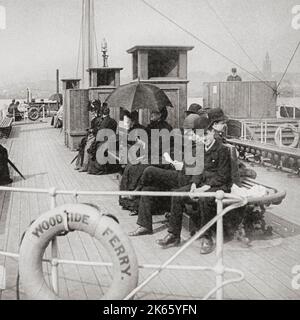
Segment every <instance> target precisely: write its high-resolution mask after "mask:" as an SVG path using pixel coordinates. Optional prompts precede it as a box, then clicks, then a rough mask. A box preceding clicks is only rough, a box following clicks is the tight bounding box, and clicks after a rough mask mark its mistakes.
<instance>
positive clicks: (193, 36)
mask: <svg viewBox="0 0 300 320" xmlns="http://www.w3.org/2000/svg"><path fill="white" fill-rule="evenodd" d="M140 1H141V2H143V3H144V4H145V5H146V6H148V7H149V8H150V9H152V10H153V11H155V12H156V13H158V14H159V15H160V16H162V17H164V18H165V19H167V20H168V21H169V22H171V23H172V24H174V25H175V26H177V27H178V28H179V29H181V30H182V31H184V32H185V33H187V34H188V35H190V36H191V37H192V38H194V39H195V40H197V41H198V42H200V43H201V44H203V45H204V46H206V47H207V48H209V49H210V50H211V51H213V52H215V53H216V54H218V55H220V56H221V57H223V58H224V59H226V60H227V61H229V62H230V63H232V64H234V65H235V66H237V67H238V68H240V69H241V70H244V71H245V72H247V73H248V74H249V75H251V76H252V77H253V78H255V79H257V80H258V81H261V82H263V83H264V84H265V85H266V86H268V87H269V88H271V89H272V91H276V90H275V89H274V88H272V87H271V86H270V85H269V84H268V83H267V82H265V81H263V80H262V79H261V78H260V77H258V76H256V75H255V74H254V73H252V72H250V71H248V70H247V69H246V68H244V67H242V66H241V65H240V64H238V63H237V62H235V61H234V60H232V59H231V58H229V57H227V56H226V55H225V54H223V53H222V52H220V51H219V50H217V49H216V48H214V47H212V46H211V45H210V44H208V43H206V42H205V41H203V40H201V39H200V38H199V37H198V36H196V35H194V34H193V33H192V32H191V31H189V30H187V29H185V28H184V27H182V26H181V25H179V24H178V23H177V22H176V21H175V20H173V19H171V18H169V17H168V16H167V15H165V14H164V13H162V12H161V11H159V10H158V9H156V8H155V7H154V6H152V5H151V4H149V3H148V2H147V1H145V0H140Z"/></svg>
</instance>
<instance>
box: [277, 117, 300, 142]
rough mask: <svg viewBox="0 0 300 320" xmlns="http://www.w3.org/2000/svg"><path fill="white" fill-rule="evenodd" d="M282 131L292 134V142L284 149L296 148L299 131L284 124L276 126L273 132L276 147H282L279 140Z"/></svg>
mask: <svg viewBox="0 0 300 320" xmlns="http://www.w3.org/2000/svg"><path fill="white" fill-rule="evenodd" d="M284 129H290V130H291V131H292V132H293V133H294V140H293V142H292V143H291V144H290V145H285V146H286V147H290V148H296V147H297V146H298V143H299V139H300V132H299V129H298V128H296V127H295V126H294V125H292V124H291V123H285V124H281V125H280V126H278V128H277V129H276V131H275V135H274V140H275V143H276V145H277V146H279V147H282V146H283V145H282V143H281V142H282V141H281V139H280V134H281V133H282V130H284Z"/></svg>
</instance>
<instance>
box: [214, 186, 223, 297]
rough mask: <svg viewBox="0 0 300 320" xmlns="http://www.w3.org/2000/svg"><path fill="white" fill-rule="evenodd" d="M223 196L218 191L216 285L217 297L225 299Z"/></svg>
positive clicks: (221, 192)
mask: <svg viewBox="0 0 300 320" xmlns="http://www.w3.org/2000/svg"><path fill="white" fill-rule="evenodd" d="M223 198H224V192H223V191H217V194H216V202H217V215H218V216H219V219H218V221H217V235H216V257H217V263H216V266H215V272H216V287H219V289H218V290H217V292H216V299H217V300H223V286H222V284H223V274H224V265H223V240H224V239H223V217H222V212H223Z"/></svg>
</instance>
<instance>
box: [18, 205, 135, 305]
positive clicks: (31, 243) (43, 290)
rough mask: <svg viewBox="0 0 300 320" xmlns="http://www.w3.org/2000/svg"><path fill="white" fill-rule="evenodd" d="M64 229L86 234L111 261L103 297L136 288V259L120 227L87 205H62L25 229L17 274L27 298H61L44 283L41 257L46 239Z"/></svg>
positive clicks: (113, 297) (123, 294) (116, 297)
mask: <svg viewBox="0 0 300 320" xmlns="http://www.w3.org/2000/svg"><path fill="white" fill-rule="evenodd" d="M66 229H68V230H78V231H83V232H86V233H88V234H90V235H91V236H92V237H95V238H96V239H98V240H99V241H100V242H101V244H102V245H103V246H104V247H105V249H106V250H107V252H108V253H109V255H110V257H111V259H112V263H113V279H112V284H111V286H110V288H109V289H108V291H107V292H106V294H105V295H104V296H103V297H102V299H103V300H120V299H123V298H125V297H126V296H127V295H128V294H129V293H130V292H131V291H132V290H133V289H134V288H136V286H137V284H138V263H137V258H136V254H135V252H134V249H133V247H132V245H131V243H130V241H129V239H128V236H127V235H126V234H125V233H124V231H123V230H122V228H121V226H120V225H119V224H118V223H117V222H116V221H115V220H114V219H113V218H112V217H110V216H106V215H104V214H101V213H100V212H99V210H98V209H97V208H95V207H93V206H91V205H87V204H66V205H63V206H60V207H57V208H55V209H53V210H51V211H48V212H46V213H45V214H43V215H42V216H40V217H39V218H38V219H37V220H36V221H35V222H34V223H33V224H32V225H31V226H30V227H29V229H28V230H27V231H26V234H25V236H24V239H23V241H22V244H21V247H20V258H19V273H20V280H21V282H22V285H23V287H24V291H25V293H26V294H27V296H28V297H29V298H30V299H38V300H58V299H62V298H61V297H59V296H58V295H57V294H55V292H54V291H53V290H52V289H51V288H49V286H48V285H47V283H46V282H45V279H44V275H43V270H42V258H43V255H44V252H45V250H46V248H47V246H48V245H49V243H50V241H51V240H52V239H53V238H54V237H56V236H58V235H60V234H61V233H62V232H64V231H66Z"/></svg>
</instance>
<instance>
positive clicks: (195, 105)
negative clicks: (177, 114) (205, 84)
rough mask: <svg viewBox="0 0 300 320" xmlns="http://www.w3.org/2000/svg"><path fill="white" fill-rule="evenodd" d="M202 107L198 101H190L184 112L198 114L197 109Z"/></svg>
mask: <svg viewBox="0 0 300 320" xmlns="http://www.w3.org/2000/svg"><path fill="white" fill-rule="evenodd" d="M201 109H202V107H201V106H200V104H198V103H192V104H191V105H190V107H189V109H188V110H187V111H186V112H185V113H186V114H192V113H194V114H198V113H199V111H200V110H201Z"/></svg>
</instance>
